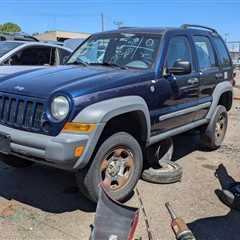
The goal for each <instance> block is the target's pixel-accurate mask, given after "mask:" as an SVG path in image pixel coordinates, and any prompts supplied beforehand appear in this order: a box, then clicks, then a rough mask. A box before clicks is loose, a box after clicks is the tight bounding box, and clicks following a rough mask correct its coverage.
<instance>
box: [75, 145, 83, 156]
mask: <svg viewBox="0 0 240 240" xmlns="http://www.w3.org/2000/svg"><path fill="white" fill-rule="evenodd" d="M83 151H84V147H83V146H79V147H76V148H75V150H74V156H75V157H80V156H81V155H82V154H83Z"/></svg>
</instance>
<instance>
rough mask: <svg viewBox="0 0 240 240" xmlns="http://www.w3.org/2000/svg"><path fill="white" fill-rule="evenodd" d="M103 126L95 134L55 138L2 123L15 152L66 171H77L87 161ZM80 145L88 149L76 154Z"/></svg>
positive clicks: (66, 135)
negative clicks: (78, 154)
mask: <svg viewBox="0 0 240 240" xmlns="http://www.w3.org/2000/svg"><path fill="white" fill-rule="evenodd" d="M100 129H101V127H98V128H97V129H96V130H95V131H94V132H92V133H91V134H74V133H60V134H59V135H57V136H55V137H53V136H47V135H43V134H38V133H32V132H27V131H22V130H18V129H14V128H10V127H6V126H3V125H0V132H2V133H5V134H8V135H9V136H10V139H11V142H10V148H11V153H10V154H11V155H17V156H21V157H23V158H26V159H29V160H32V161H35V162H40V163H42V164H45V165H50V166H54V167H56V168H63V169H66V170H76V169H79V168H83V167H84V166H85V165H86V164H87V162H88V161H89V159H90V157H91V155H92V152H93V150H94V148H95V146H96V143H97V141H96V139H98V137H97V135H98V132H99V131H100ZM79 146H83V147H84V152H83V154H82V155H81V156H80V157H75V156H74V151H75V148H76V147H79Z"/></svg>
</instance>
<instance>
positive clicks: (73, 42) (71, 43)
mask: <svg viewBox="0 0 240 240" xmlns="http://www.w3.org/2000/svg"><path fill="white" fill-rule="evenodd" d="M83 41H84V39H80V38H74V39H67V40H65V41H64V47H66V48H70V49H72V50H73V51H74V50H75V49H77V48H78V46H79V45H80V44H81V43H82V42H83Z"/></svg>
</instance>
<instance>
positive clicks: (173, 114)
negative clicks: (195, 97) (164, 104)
mask: <svg viewBox="0 0 240 240" xmlns="http://www.w3.org/2000/svg"><path fill="white" fill-rule="evenodd" d="M211 104H212V103H211V102H207V103H202V104H199V105H197V106H194V107H190V108H186V109H183V110H180V111H177V112H173V113H168V114H165V115H162V116H160V117H159V118H158V120H159V121H164V120H166V119H169V118H173V117H178V116H181V115H184V114H188V113H191V112H195V111H198V110H200V109H204V108H208V107H210V106H211Z"/></svg>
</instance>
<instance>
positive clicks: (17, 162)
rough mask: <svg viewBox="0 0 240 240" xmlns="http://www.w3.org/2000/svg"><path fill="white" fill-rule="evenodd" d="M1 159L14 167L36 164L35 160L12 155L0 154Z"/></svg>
mask: <svg viewBox="0 0 240 240" xmlns="http://www.w3.org/2000/svg"><path fill="white" fill-rule="evenodd" d="M0 159H1V161H2V162H3V163H5V164H7V165H8V166H10V167H14V168H26V167H30V166H32V165H33V164H34V162H31V161H28V160H26V159H23V158H20V157H16V156H12V155H4V154H0Z"/></svg>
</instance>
